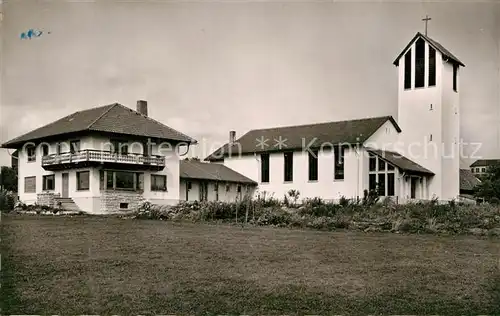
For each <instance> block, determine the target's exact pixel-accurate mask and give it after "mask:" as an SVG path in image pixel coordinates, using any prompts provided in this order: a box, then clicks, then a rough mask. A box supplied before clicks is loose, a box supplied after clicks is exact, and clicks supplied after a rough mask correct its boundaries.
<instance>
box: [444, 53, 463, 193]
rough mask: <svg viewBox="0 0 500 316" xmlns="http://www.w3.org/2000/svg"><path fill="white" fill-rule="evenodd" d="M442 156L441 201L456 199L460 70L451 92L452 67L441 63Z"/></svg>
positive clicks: (457, 184)
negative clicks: (455, 87)
mask: <svg viewBox="0 0 500 316" xmlns="http://www.w3.org/2000/svg"><path fill="white" fill-rule="evenodd" d="M442 65H443V67H442V73H443V75H442V82H441V84H442V87H443V88H442V105H443V113H442V114H443V116H442V126H443V155H442V177H443V180H442V184H441V185H442V189H441V192H442V193H441V197H440V199H442V200H452V199H458V197H459V195H460V98H459V96H460V85H459V83H460V70H461V69H460V68H459V69H458V74H457V88H458V89H457V92H455V91H453V66H452V65H451V64H450V63H447V62H444V61H443V62H442Z"/></svg>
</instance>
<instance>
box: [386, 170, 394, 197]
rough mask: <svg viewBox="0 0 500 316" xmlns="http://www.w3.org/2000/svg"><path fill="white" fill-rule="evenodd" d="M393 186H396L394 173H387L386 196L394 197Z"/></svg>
mask: <svg viewBox="0 0 500 316" xmlns="http://www.w3.org/2000/svg"><path fill="white" fill-rule="evenodd" d="M395 184H396V181H395V175H394V173H388V174H387V195H388V196H394V195H395V190H394V186H395Z"/></svg>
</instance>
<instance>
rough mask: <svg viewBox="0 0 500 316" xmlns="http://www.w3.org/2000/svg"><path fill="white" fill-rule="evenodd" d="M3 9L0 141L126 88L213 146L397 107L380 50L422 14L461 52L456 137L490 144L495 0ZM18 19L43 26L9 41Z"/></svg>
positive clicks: (413, 28)
mask: <svg viewBox="0 0 500 316" xmlns="http://www.w3.org/2000/svg"><path fill="white" fill-rule="evenodd" d="M2 11H3V25H2V36H3V38H2V48H1V57H2V70H1V109H0V110H1V113H0V114H1V115H0V117H1V122H0V123H1V129H0V133H1V135H0V142H5V141H7V140H9V139H11V138H13V137H16V136H18V135H20V134H23V133H25V132H28V131H30V130H32V129H34V128H37V127H39V126H42V125H44V124H47V123H50V122H52V121H54V120H56V119H58V118H60V117H62V116H64V115H68V114H70V113H72V112H74V111H77V110H80V109H87V108H91V107H95V106H99V105H105V104H110V103H113V102H119V103H122V104H123V105H126V106H129V107H131V108H134V109H135V103H136V100H138V99H144V100H147V101H148V103H149V115H150V116H151V117H153V118H155V119H157V120H159V121H161V122H163V123H165V124H167V125H169V126H171V127H173V128H175V129H178V130H179V131H181V132H183V133H185V134H188V135H189V136H192V137H194V138H196V139H198V140H199V141H200V142H203V141H204V140H209V141H210V142H211V144H212V146H213V147H216V146H217V144H220V143H222V142H226V141H227V138H228V132H229V130H236V131H237V137H238V136H241V135H242V134H243V133H245V132H247V131H248V130H250V129H254V128H262V127H272V126H280V125H291V124H307V123H315V122H324V121H335V120H342V119H350V118H361V117H367V116H380V115H394V116H395V117H396V118H397V68H396V67H395V66H393V65H392V62H393V60H394V58H395V57H396V56H397V55H398V54H399V53H400V51H401V50H402V49H403V48H404V47H405V46H406V44H407V43H408V42H409V41H410V40H411V39H412V37H413V36H414V35H415V33H416V32H417V31H423V29H424V24H423V22H422V21H421V19H422V18H423V17H425V15H426V14H429V15H430V16H431V18H432V20H431V21H430V22H429V36H430V37H432V38H433V39H435V40H437V41H439V42H440V43H441V44H443V45H444V46H445V47H446V48H447V49H449V50H450V51H451V52H452V53H453V54H455V55H456V56H457V57H458V58H459V59H460V60H461V61H462V62H464V63H465V65H466V68H464V69H463V71H462V72H461V82H460V84H461V86H460V94H461V127H462V128H461V136H462V137H463V138H464V140H465V141H468V142H481V143H483V146H482V148H481V151H480V154H481V155H483V156H485V157H493V156H496V157H500V92H499V91H500V52H499V47H500V2H498V1H497V2H493V1H490V2H474V3H472V2H471V3H455V4H450V3H449V2H448V3H447V2H442V3H417V2H414V1H412V2H403V1H399V2H383V3H380V2H364V3H360V2H355V3H347V2H335V3H331V2H320V1H315V2H305V1H301V2H298V1H289V2H284V1H281V2H271V1H259V2H251V1H245V2H236V1H234V2H231V1H210V2H205V3H202V2H179V1H177V2H166V1H157V2H147V1H140V2H139V1H138V2H135V3H118V2H113V1H96V2H91V1H87V2H83V1H81V2H73V3H64V2H60V1H51V2H43V1H37V2H35V1H27V0H26V1H7V2H5V1H4V3H3V9H2ZM30 28H33V29H37V30H42V31H43V32H44V33H42V36H40V37H38V38H33V39H31V40H21V38H20V35H21V33H22V32H24V31H27V30H29V29H30ZM48 32H50V34H48ZM403 128H404V126H403ZM214 142H217V143H215V145H214V144H213V143H214ZM209 146H210V144H209ZM201 149H202V148H200V155H201V156H203V155H204V154H209V152H205V153H201ZM0 151H1V152H0V164H9V163H10V162H9V156H8V154H7V151H6V150H0ZM205 151H209V149H205ZM11 152H12V150H11Z"/></svg>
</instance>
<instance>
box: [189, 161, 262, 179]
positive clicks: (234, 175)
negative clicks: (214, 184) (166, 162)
mask: <svg viewBox="0 0 500 316" xmlns="http://www.w3.org/2000/svg"><path fill="white" fill-rule="evenodd" d="M180 177H181V178H185V179H203V180H213V181H223V182H237V183H246V184H253V185H257V182H255V181H253V180H251V179H249V178H247V177H245V176H244V175H242V174H240V173H238V172H236V171H234V170H233V169H230V168H228V167H226V166H224V165H222V164H218V163H206V162H201V161H193V160H181V161H180Z"/></svg>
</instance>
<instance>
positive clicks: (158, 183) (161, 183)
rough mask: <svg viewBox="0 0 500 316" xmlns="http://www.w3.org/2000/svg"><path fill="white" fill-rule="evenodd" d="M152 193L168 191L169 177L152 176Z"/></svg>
mask: <svg viewBox="0 0 500 316" xmlns="http://www.w3.org/2000/svg"><path fill="white" fill-rule="evenodd" d="M151 191H167V176H166V175H161V174H152V175H151Z"/></svg>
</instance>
